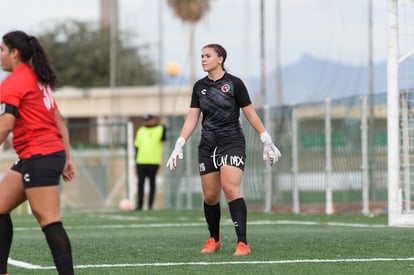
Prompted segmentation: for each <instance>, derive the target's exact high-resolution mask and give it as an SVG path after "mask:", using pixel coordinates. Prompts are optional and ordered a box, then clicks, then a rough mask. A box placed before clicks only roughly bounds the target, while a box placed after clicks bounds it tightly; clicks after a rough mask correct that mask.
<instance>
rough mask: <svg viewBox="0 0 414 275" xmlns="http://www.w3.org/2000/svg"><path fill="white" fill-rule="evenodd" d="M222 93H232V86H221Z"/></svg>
mask: <svg viewBox="0 0 414 275" xmlns="http://www.w3.org/2000/svg"><path fill="white" fill-rule="evenodd" d="M221 91H222V92H223V93H227V92H228V91H230V85H229V84H224V85H223V86H221Z"/></svg>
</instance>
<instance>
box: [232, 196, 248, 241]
mask: <svg viewBox="0 0 414 275" xmlns="http://www.w3.org/2000/svg"><path fill="white" fill-rule="evenodd" d="M229 208H230V215H231V219H232V220H233V225H234V229H235V230H236V234H237V243H239V242H244V243H245V244H247V237H246V230H247V226H246V223H247V208H246V203H245V202H244V199H243V198H239V199H235V200H234V201H231V202H229Z"/></svg>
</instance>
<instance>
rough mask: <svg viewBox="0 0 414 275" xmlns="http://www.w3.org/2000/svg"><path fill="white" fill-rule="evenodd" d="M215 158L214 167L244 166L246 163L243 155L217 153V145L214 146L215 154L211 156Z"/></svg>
mask: <svg viewBox="0 0 414 275" xmlns="http://www.w3.org/2000/svg"><path fill="white" fill-rule="evenodd" d="M211 158H212V159H213V164H214V168H216V169H217V168H219V167H221V166H224V165H230V166H236V167H239V166H242V165H244V159H243V157H241V156H231V155H227V154H226V155H219V154H217V147H216V148H214V152H213V155H212V156H211Z"/></svg>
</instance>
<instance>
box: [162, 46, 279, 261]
mask: <svg viewBox="0 0 414 275" xmlns="http://www.w3.org/2000/svg"><path fill="white" fill-rule="evenodd" d="M226 57H227V53H226V50H225V49H224V48H223V47H222V46H221V45H219V44H208V45H206V46H204V47H203V48H202V54H201V65H202V68H203V70H204V71H205V72H207V74H208V75H207V76H205V77H204V78H202V79H200V80H198V81H197V82H196V83H195V84H194V87H193V92H192V98H191V104H190V110H189V112H188V114H187V118H186V120H185V122H184V125H183V127H182V129H181V133H180V137H179V138H178V139H177V142H176V145H175V149H174V150H173V152H172V153H171V156H170V158H169V159H168V162H167V167H169V168H170V169H171V170H173V169H175V168H176V165H177V159H182V158H183V146H184V144H185V142H186V140H187V139H188V138H189V137H190V136H191V134H192V132H193V130H194V129H195V127H196V126H197V123H198V120H199V118H200V114H201V113H202V114H203V116H202V117H203V118H202V133H201V140H200V143H199V146H198V166H199V172H200V176H201V184H202V190H203V196H204V216H205V219H206V222H207V226H208V230H209V232H210V238H209V239H208V240H207V241H206V242H205V244H204V246H203V248H202V250H201V253H202V254H210V253H214V252H216V251H217V250H219V249H220V246H221V239H220V217H221V208H220V195H221V190H223V192H224V196H225V199H226V202H227V203H228V205H229V209H230V214H231V218H232V220H233V225H234V228H235V231H236V234H237V246H236V251H235V252H234V254H233V255H234V256H246V255H249V254H250V253H251V251H250V247H249V245H248V243H247V237H246V223H247V222H246V220H247V208H246V203H245V201H244V199H243V197H242V195H241V193H240V185H241V181H242V177H243V171H244V167H245V161H246V144H245V143H246V142H245V138H244V134H243V131H242V128H241V125H240V121H239V117H240V108H241V109H242V111H243V113H244V115H245V116H246V118H247V120H248V121H249V123H250V124H251V125H252V127H253V128H254V129H255V130H256V131H257V133H258V134H260V139H261V141H262V142H263V145H264V152H263V158H264V160H266V161H267V162H268V163H269V164H270V165H273V164H274V163H275V162H276V161H277V160H278V158H279V157H280V156H281V153H280V151H279V149H278V148H277V147H276V146H275V145H274V144H273V142H272V138H271V137H270V135H269V133H268V132H267V131H266V129H265V127H264V126H263V123H262V121H261V120H260V118H259V116H258V115H257V113H256V111H255V110H254V108H253V105H252V103H251V100H250V97H249V94H248V92H247V89H246V87H245V85H244V84H243V82H242V81H241V80H240V79H239V78H238V77H235V76H233V75H231V74H229V73H227V72H226V70H225V68H224V62H225V60H226Z"/></svg>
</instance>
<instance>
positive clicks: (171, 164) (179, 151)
mask: <svg viewBox="0 0 414 275" xmlns="http://www.w3.org/2000/svg"><path fill="white" fill-rule="evenodd" d="M184 144H185V139H184V138H183V137H179V138H178V139H177V142H176V143H175V148H174V150H173V151H172V153H171V156H170V158H169V159H168V161H167V167H168V168H170V170H174V169H175V167H177V157H178V158H179V159H183V146H184Z"/></svg>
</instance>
